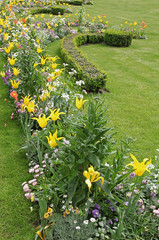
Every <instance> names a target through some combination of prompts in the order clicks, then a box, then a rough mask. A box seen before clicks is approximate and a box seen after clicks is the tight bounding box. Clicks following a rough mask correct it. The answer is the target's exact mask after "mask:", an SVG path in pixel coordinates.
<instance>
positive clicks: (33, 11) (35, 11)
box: [30, 7, 66, 15]
mask: <svg viewBox="0 0 159 240" xmlns="http://www.w3.org/2000/svg"><path fill="white" fill-rule="evenodd" d="M65 10H66V8H64V7H43V8H33V9H31V11H30V13H31V14H32V15H34V14H38V13H50V14H53V15H59V13H60V14H61V15H63V14H64V13H65Z"/></svg>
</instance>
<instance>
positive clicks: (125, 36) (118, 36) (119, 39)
mask: <svg viewBox="0 0 159 240" xmlns="http://www.w3.org/2000/svg"><path fill="white" fill-rule="evenodd" d="M131 41H132V34H131V33H128V32H124V31H116V30H107V31H105V33H104V42H105V44H106V45H109V46H113V47H129V46H130V45H131Z"/></svg>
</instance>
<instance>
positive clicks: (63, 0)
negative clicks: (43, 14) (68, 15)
mask: <svg viewBox="0 0 159 240" xmlns="http://www.w3.org/2000/svg"><path fill="white" fill-rule="evenodd" d="M56 2H57V3H68V4H70V5H82V4H83V0H74V1H67V0H59V1H58V0H57V1H56Z"/></svg>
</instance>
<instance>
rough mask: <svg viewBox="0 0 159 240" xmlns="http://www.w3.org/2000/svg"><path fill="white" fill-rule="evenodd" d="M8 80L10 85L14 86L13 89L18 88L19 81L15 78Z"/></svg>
mask: <svg viewBox="0 0 159 240" xmlns="http://www.w3.org/2000/svg"><path fill="white" fill-rule="evenodd" d="M10 82H11V84H12V87H13V88H15V89H16V88H18V86H19V83H20V81H18V82H16V81H15V80H13V81H12V80H10Z"/></svg>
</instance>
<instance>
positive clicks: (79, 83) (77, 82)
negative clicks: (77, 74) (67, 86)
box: [76, 80, 85, 86]
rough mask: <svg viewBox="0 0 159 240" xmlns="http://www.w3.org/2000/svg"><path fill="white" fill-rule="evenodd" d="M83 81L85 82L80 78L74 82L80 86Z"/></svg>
mask: <svg viewBox="0 0 159 240" xmlns="http://www.w3.org/2000/svg"><path fill="white" fill-rule="evenodd" d="M84 83H85V82H84V81H82V80H79V81H76V84H77V85H78V86H81V85H82V84H84Z"/></svg>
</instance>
